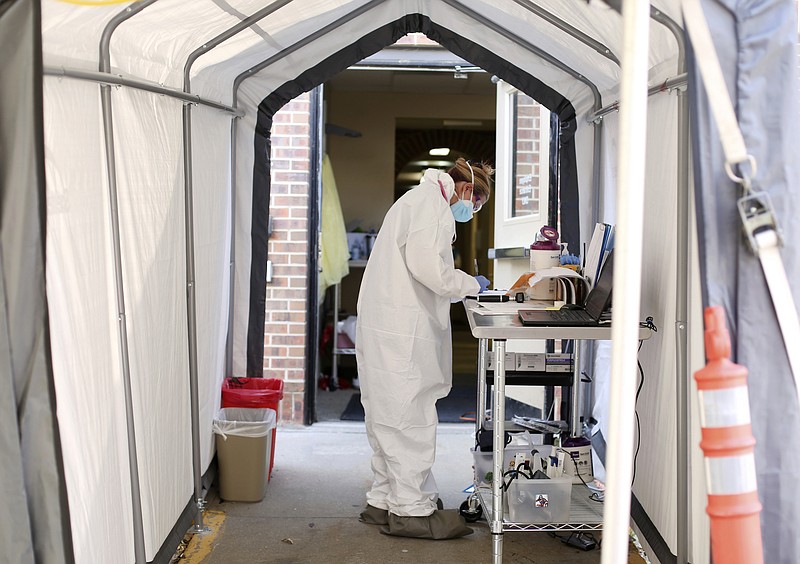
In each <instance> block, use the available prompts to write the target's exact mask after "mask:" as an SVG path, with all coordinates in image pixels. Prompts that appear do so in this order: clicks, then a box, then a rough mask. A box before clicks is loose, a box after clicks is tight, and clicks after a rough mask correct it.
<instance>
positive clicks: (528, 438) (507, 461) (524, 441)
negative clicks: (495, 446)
mask: <svg viewBox="0 0 800 564" xmlns="http://www.w3.org/2000/svg"><path fill="white" fill-rule="evenodd" d="M541 442H542V436H541V435H531V434H530V433H528V432H524V433H519V434H517V435H515V436H514V438H513V440H512V442H511V444H508V445H506V447H505V449H504V450H503V471H504V472H506V471H508V470H514V469H516V467H517V465H516V463H515V460H516V456H517V454H521V455H524V457H525V458H526V459H527V460H528V461H529V462H530V461H531V457H532V453H533V451H534V450H535V449H538V448H541V447H540V446H539V445H541ZM470 452H472V460H473V467H474V468H475V481H476V483H483V484H488V483H490V482H491V480H487V479H486V475H487V474H489V473H490V472H492V470H493V464H494V463H493V460H492V459H493V452H492V451H491V450H488V451H481V450H478V449H477V447H476V448H472V449H470Z"/></svg>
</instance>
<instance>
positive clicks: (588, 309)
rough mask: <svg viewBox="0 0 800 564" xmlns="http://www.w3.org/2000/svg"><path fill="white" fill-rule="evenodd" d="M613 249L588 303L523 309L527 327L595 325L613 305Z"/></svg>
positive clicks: (522, 320)
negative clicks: (566, 306) (555, 308)
mask: <svg viewBox="0 0 800 564" xmlns="http://www.w3.org/2000/svg"><path fill="white" fill-rule="evenodd" d="M612 255H613V251H612V252H609V253H608V257H607V258H606V261H605V263H604V264H603V269H602V270H601V271H600V277H599V278H598V279H597V284H595V285H594V287H593V288H592V291H591V292H589V295H588V296H587V297H586V305H585V306H579V307H577V308H576V307H575V306H572V307H570V308H569V309H567V308H565V307H562V308H561V309H559V310H546V309H521V310H519V320H520V321H521V322H522V324H523V325H524V326H526V327H595V326H597V325H600V315H601V314H602V313H603V312H604V311H605V310H606V309H608V307H609V305H611V283H612V281H613V278H614V263H613V260H612V258H613V257H612Z"/></svg>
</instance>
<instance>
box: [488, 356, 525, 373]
mask: <svg viewBox="0 0 800 564" xmlns="http://www.w3.org/2000/svg"><path fill="white" fill-rule="evenodd" d="M505 368H506V372H513V371H514V370H516V369H517V353H515V352H507V353H506V362H505ZM486 370H487V371H489V372H494V351H487V355H486Z"/></svg>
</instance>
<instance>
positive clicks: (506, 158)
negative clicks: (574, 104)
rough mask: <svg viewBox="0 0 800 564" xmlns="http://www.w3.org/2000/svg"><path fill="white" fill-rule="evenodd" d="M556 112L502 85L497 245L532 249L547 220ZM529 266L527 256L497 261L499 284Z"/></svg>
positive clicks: (499, 94) (499, 88)
mask: <svg viewBox="0 0 800 564" xmlns="http://www.w3.org/2000/svg"><path fill="white" fill-rule="evenodd" d="M549 157H550V112H549V111H548V110H547V109H546V108H544V107H543V106H542V105H541V104H538V103H537V102H536V101H535V100H533V99H532V98H531V97H530V96H527V95H526V94H523V93H522V92H520V91H519V90H517V89H516V88H514V87H512V86H510V85H508V84H506V83H504V82H502V81H500V82H499V83H498V84H497V166H496V169H497V170H496V172H495V194H494V197H495V198H496V200H495V208H494V209H495V212H494V213H495V216H494V226H495V227H494V246H495V248H497V249H507V248H522V247H530V245H531V243H533V242H534V241H535V240H536V234H537V233H538V232H539V229H541V228H542V227H543V226H544V225H546V224H547V207H548V194H549V188H548V180H549V164H548V163H549ZM528 270H529V263H528V260H527V259H499V260H495V263H494V277H495V280H494V281H493V282H494V287H495V288H508V286H509V285H510V284H512V283H513V282H514V281H515V280H516V279H517V278H518V277H519V276H520V275H521V274H522V273H524V272H527V271H528Z"/></svg>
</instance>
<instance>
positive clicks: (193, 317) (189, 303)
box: [183, 104, 209, 533]
mask: <svg viewBox="0 0 800 564" xmlns="http://www.w3.org/2000/svg"><path fill="white" fill-rule="evenodd" d="M191 108H192V107H191V105H189V104H186V105H184V106H183V175H184V176H183V179H184V218H185V219H184V229H185V237H184V239H185V242H186V317H187V324H188V333H189V335H188V337H189V338H188V344H189V403H190V407H191V420H192V421H191V422H192V468H193V471H194V472H193V474H194V501H195V521H194V525H193V526H192V532H194V533H202V532H206V531H208V530H209V529H208V527H206V526H205V525H204V524H203V510H204V509H205V506H206V500H205V496H204V495H203V476H202V470H201V469H200V408H199V399H198V398H199V391H198V384H197V302H196V296H195V266H194V192H193V190H192V153H191V151H192V143H191V140H192V121H191V115H192V114H191Z"/></svg>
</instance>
